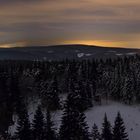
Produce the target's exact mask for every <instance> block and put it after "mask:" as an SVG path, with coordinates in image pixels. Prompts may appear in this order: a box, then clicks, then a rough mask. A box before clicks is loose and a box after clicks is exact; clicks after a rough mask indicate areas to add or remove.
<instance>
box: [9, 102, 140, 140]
mask: <svg viewBox="0 0 140 140" xmlns="http://www.w3.org/2000/svg"><path fill="white" fill-rule="evenodd" d="M34 107H35V106H34ZM34 107H31V108H30V109H29V112H30V113H29V114H30V115H31V116H30V119H31V118H32V119H33V114H34V110H35V108H34ZM118 111H120V113H121V115H122V117H123V118H124V122H125V125H126V128H127V132H128V134H129V138H130V140H139V138H140V105H133V106H128V105H125V104H121V103H117V102H113V101H110V102H108V104H103V105H101V106H94V107H93V108H91V109H90V110H88V111H86V112H85V114H86V117H87V122H88V125H89V127H90V129H91V128H92V126H93V124H94V123H96V124H97V125H98V127H99V129H100V130H101V128H102V122H103V118H104V114H105V113H106V114H107V116H108V119H109V120H110V122H111V124H112V126H113V125H114V120H115V117H116V115H117V112H118ZM61 117H62V111H57V112H55V113H53V114H52V118H53V120H54V122H55V126H56V128H57V129H58V128H59V127H60V124H61ZM12 128H14V129H15V126H12V127H11V129H12ZM12 133H13V132H12Z"/></svg>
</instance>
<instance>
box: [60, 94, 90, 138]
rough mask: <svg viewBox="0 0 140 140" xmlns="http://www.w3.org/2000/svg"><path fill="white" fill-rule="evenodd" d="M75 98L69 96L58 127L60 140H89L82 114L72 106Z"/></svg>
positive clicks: (71, 95)
mask: <svg viewBox="0 0 140 140" xmlns="http://www.w3.org/2000/svg"><path fill="white" fill-rule="evenodd" d="M74 100H75V98H74V96H73V94H69V95H68V98H67V101H66V104H65V109H64V113H63V117H62V123H61V127H60V132H59V134H60V139H61V140H89V133H88V126H87V123H86V121H85V118H86V117H85V115H84V113H81V112H79V111H78V110H77V108H76V107H74V106H73V102H74Z"/></svg>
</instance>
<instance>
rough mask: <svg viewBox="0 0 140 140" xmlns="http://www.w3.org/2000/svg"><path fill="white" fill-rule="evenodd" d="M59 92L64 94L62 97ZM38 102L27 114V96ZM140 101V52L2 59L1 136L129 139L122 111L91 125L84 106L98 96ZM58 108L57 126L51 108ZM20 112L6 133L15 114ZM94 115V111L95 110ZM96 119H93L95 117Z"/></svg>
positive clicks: (10, 138)
mask: <svg viewBox="0 0 140 140" xmlns="http://www.w3.org/2000/svg"><path fill="white" fill-rule="evenodd" d="M60 95H63V96H64V97H66V99H65V100H62V99H61V98H60ZM35 99H37V100H38V102H39V104H38V106H37V108H36V111H35V114H34V118H33V119H32V121H31V120H30V119H29V113H28V106H29V105H30V103H31V100H32V101H33V100H35ZM103 100H105V101H106V102H108V100H114V101H118V102H122V103H124V104H128V105H132V104H137V103H139V102H140V56H139V55H135V56H129V57H118V58H115V59H111V58H108V59H105V60H102V59H92V60H80V59H79V60H69V59H65V60H62V61H37V60H36V61H16V60H15V61H14V60H13V61H10V60H3V61H0V137H1V139H4V140H128V134H127V132H126V127H125V124H124V121H123V118H122V117H121V114H120V112H118V114H116V118H115V120H114V124H111V123H110V121H109V119H108V117H107V115H106V114H104V120H103V123H102V131H101V132H100V131H99V130H98V126H97V125H96V124H94V125H93V128H92V130H91V131H89V128H88V125H87V122H86V120H85V118H86V116H85V113H84V112H85V111H86V110H88V109H89V108H91V107H94V106H96V105H97V104H99V105H102V101H103ZM57 110H62V111H63V115H62V118H61V125H60V128H59V130H56V129H55V123H54V122H53V120H52V118H51V113H52V112H55V111H57ZM14 114H16V115H17V116H18V119H17V127H16V132H15V134H14V135H10V133H9V130H8V129H9V126H10V125H12V124H13V123H14V122H13V119H12V118H13V115H14ZM97 117H98V116H97ZM93 121H94V120H93Z"/></svg>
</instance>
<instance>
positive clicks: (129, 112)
mask: <svg viewBox="0 0 140 140" xmlns="http://www.w3.org/2000/svg"><path fill="white" fill-rule="evenodd" d="M118 111H119V112H120V113H121V116H122V117H123V119H124V122H125V125H126V128H127V129H126V130H127V132H128V135H129V138H130V140H139V137H140V132H139V130H140V106H139V105H133V106H128V105H124V104H121V103H117V102H110V103H109V104H107V105H103V106H96V107H93V108H91V109H90V110H88V111H87V112H86V116H87V122H88V125H89V127H90V129H91V128H92V126H93V124H94V123H96V124H97V126H98V127H99V129H100V130H101V128H102V123H103V118H104V114H105V113H106V114H107V116H108V120H109V121H110V122H111V124H112V126H113V125H114V120H115V117H116V115H117V112H118Z"/></svg>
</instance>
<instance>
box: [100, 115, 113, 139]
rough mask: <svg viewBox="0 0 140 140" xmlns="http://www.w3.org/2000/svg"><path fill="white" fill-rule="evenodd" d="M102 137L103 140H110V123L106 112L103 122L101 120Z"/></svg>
mask: <svg viewBox="0 0 140 140" xmlns="http://www.w3.org/2000/svg"><path fill="white" fill-rule="evenodd" d="M102 139H103V140H112V132H111V125H110V122H109V121H108V119H107V116H106V114H105V117H104V122H103V129H102Z"/></svg>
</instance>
